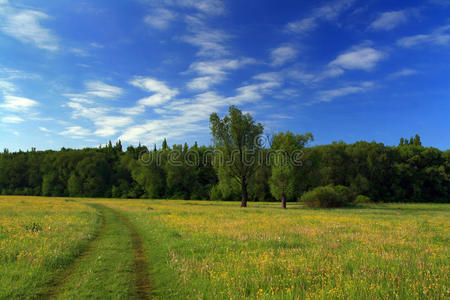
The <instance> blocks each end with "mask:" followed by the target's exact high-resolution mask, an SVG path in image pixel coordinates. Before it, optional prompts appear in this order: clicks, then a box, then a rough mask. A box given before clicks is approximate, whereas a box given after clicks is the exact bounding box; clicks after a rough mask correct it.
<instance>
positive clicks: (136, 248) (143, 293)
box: [102, 205, 151, 299]
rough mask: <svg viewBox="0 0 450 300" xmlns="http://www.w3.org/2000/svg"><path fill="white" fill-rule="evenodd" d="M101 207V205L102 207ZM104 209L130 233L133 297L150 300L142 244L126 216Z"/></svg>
mask: <svg viewBox="0 0 450 300" xmlns="http://www.w3.org/2000/svg"><path fill="white" fill-rule="evenodd" d="M102 206H103V205H102ZM104 208H106V209H109V210H111V212H113V213H114V214H116V215H117V216H118V217H119V219H120V221H121V222H122V224H123V225H125V226H126V227H127V229H128V231H129V232H130V235H131V242H132V248H133V258H134V273H133V282H132V288H133V295H132V296H133V297H134V298H136V299H151V296H150V287H151V285H150V276H149V273H148V268H149V263H148V259H147V254H146V252H145V247H144V243H143V242H142V239H141V236H140V235H139V232H138V231H137V229H136V227H135V226H134V225H133V224H132V223H131V222H130V220H129V219H128V217H127V216H125V215H124V214H123V213H122V212H120V211H119V210H116V209H113V208H111V207H108V206H104Z"/></svg>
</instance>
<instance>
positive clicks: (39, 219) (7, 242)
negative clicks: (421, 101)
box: [0, 196, 98, 299]
mask: <svg viewBox="0 0 450 300" xmlns="http://www.w3.org/2000/svg"><path fill="white" fill-rule="evenodd" d="M97 221H98V220H97V217H96V213H95V210H94V209H92V208H90V207H88V206H86V205H85V204H82V203H79V202H74V201H73V200H70V201H65V199H54V198H36V197H7V196H1V197H0V299H8V298H16V297H34V296H36V294H37V293H39V292H40V291H41V290H42V289H43V288H44V287H45V285H46V284H47V283H48V282H49V281H51V280H52V278H53V277H54V275H55V274H56V273H57V271H59V270H60V269H62V268H64V267H65V265H67V264H68V263H70V262H71V261H72V260H73V258H74V257H76V256H77V255H78V254H79V251H80V249H81V247H82V246H83V245H84V244H86V243H87V241H88V240H89V239H91V238H92V234H93V231H94V229H95V226H96V223H97Z"/></svg>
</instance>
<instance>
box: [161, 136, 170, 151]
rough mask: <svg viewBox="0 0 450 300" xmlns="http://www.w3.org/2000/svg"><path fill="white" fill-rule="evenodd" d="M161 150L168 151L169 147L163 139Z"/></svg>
mask: <svg viewBox="0 0 450 300" xmlns="http://www.w3.org/2000/svg"><path fill="white" fill-rule="evenodd" d="M162 149H163V150H168V149H169V145H168V144H167V140H166V139H165V138H164V141H163V143H162Z"/></svg>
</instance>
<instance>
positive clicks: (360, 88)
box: [318, 81, 374, 102]
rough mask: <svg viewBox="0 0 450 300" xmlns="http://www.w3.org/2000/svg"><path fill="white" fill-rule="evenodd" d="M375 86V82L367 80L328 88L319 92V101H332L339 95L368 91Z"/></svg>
mask: <svg viewBox="0 0 450 300" xmlns="http://www.w3.org/2000/svg"><path fill="white" fill-rule="evenodd" d="M373 87H374V83H373V82H371V81H366V82H363V83H361V84H358V85H353V86H348V87H343V88H338V89H333V90H326V91H322V92H319V100H318V102H330V101H332V100H334V99H335V98H338V97H343V96H347V95H351V94H358V93H363V92H366V91H368V90H369V89H371V88H373Z"/></svg>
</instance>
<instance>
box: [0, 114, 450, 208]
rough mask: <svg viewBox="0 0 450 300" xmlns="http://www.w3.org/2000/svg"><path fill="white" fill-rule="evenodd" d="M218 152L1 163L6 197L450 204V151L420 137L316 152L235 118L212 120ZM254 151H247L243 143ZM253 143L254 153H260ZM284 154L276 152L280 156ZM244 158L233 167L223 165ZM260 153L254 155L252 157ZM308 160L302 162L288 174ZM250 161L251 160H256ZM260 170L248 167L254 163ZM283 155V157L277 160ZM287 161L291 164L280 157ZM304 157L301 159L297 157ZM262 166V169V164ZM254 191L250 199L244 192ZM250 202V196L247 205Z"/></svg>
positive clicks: (299, 138)
mask: <svg viewBox="0 0 450 300" xmlns="http://www.w3.org/2000/svg"><path fill="white" fill-rule="evenodd" d="M211 131H212V135H213V141H214V143H213V145H212V146H198V145H197V143H195V144H194V145H191V146H188V145H187V144H184V145H173V146H171V147H170V146H169V145H168V144H167V141H166V140H164V142H163V144H162V145H161V147H159V148H157V147H156V146H155V147H152V148H151V149H149V148H147V147H146V146H142V145H139V146H137V147H134V146H129V147H128V148H127V149H126V150H124V149H123V148H122V144H121V142H120V141H118V142H117V143H116V144H115V145H113V144H112V143H111V142H109V144H108V145H107V146H104V147H99V148H86V149H79V150H78V149H65V148H62V149H61V150H60V151H52V150H48V151H36V150H35V149H31V151H26V152H24V151H19V152H14V153H10V152H9V151H8V150H7V149H5V150H4V151H3V153H1V154H0V192H1V194H3V195H42V196H71V197H72V196H73V197H115V198H168V199H199V200H200V199H203V200H207V199H210V200H242V199H243V197H246V199H245V201H247V199H248V200H249V201H274V200H276V199H277V200H286V201H295V200H298V199H299V197H300V196H301V195H302V194H303V193H305V192H306V191H308V190H311V189H313V188H315V187H319V186H326V185H329V184H332V185H343V186H347V187H348V188H349V189H351V190H352V191H354V192H355V193H356V194H360V195H365V196H367V197H369V198H370V199H371V200H372V201H375V202H378V201H385V202H449V199H450V179H449V174H450V150H447V151H441V150H439V149H436V148H432V147H423V146H422V144H421V141H420V137H419V136H417V135H416V136H415V137H412V138H410V139H404V138H402V139H400V143H399V145H398V146H386V145H384V144H382V143H376V142H365V141H360V142H356V143H353V144H346V143H344V142H333V143H332V144H329V145H320V146H309V144H310V142H311V141H312V140H313V136H312V134H293V133H291V132H286V133H279V134H276V135H274V136H272V137H268V138H267V140H268V141H270V143H267V144H261V145H259V144H258V143H255V142H254V141H255V137H258V136H260V135H261V134H262V132H263V128H262V125H261V124H259V123H255V122H254V120H253V119H252V117H251V116H250V115H248V114H243V113H242V112H240V111H239V110H238V109H237V108H235V107H231V108H230V117H228V116H226V117H225V118H223V119H220V118H219V117H218V116H217V115H216V114H213V115H211ZM240 134H241V135H240ZM242 141H244V142H242ZM252 143H253V144H252ZM280 149H281V150H283V151H281V152H274V151H273V150H280ZM232 150H236V151H237V152H236V153H238V154H239V155H240V156H239V159H237V160H236V162H233V164H223V163H222V164H221V163H220V162H218V160H219V159H218V153H219V152H220V154H221V155H222V157H220V158H221V159H222V160H223V159H224V158H225V159H227V158H229V157H230V153H232ZM250 150H251V152H250ZM295 150H301V152H299V153H301V161H299V162H298V163H296V164H279V163H276V161H279V160H280V159H282V158H283V156H286V157H289V153H292V152H293V151H295ZM246 151H247V152H246ZM248 153H251V155H254V156H256V155H258V160H256V161H258V163H252V164H247V165H246V164H242V158H243V157H244V155H245V154H248ZM273 153H275V154H276V155H272V154H273ZM280 153H281V154H280ZM297 154H298V153H297ZM261 158H262V159H261ZM244 185H245V190H244ZM244 194H245V195H244Z"/></svg>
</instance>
